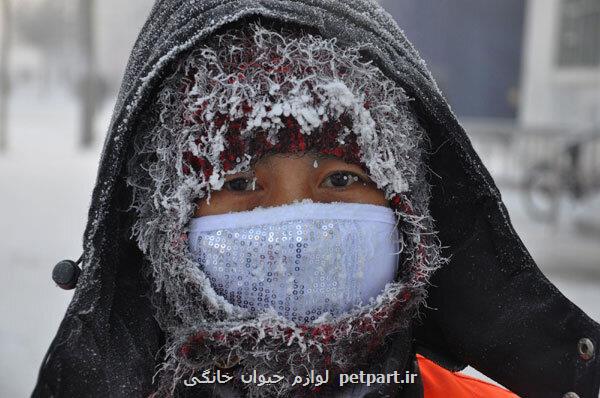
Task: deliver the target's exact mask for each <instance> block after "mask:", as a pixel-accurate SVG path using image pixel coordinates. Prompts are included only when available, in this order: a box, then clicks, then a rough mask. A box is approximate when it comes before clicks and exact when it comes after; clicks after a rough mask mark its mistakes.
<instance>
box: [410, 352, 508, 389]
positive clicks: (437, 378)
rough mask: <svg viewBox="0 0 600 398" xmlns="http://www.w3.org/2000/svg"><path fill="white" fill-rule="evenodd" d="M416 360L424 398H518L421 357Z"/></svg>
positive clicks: (418, 356)
mask: <svg viewBox="0 0 600 398" xmlns="http://www.w3.org/2000/svg"><path fill="white" fill-rule="evenodd" d="M417 360H418V361H419V369H420V370H421V379H422V381H423V390H424V393H425V394H424V396H425V398H518V396H517V395H515V394H513V393H512V392H510V391H508V390H505V389H504V388H502V387H498V386H495V385H493V384H490V383H487V382H485V381H483V380H479V379H475V378H473V377H470V376H467V375H464V374H462V373H454V372H451V371H449V370H447V369H445V368H443V367H441V366H439V365H436V364H435V363H434V362H432V361H430V360H429V359H427V358H425V357H423V356H421V355H417Z"/></svg>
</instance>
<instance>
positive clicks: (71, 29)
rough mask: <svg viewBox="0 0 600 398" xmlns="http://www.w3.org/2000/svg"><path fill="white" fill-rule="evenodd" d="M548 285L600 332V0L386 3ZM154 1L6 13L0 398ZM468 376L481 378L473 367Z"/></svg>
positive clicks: (26, 377) (66, 247)
mask: <svg viewBox="0 0 600 398" xmlns="http://www.w3.org/2000/svg"><path fill="white" fill-rule="evenodd" d="M380 3H381V4H382V5H383V6H384V7H385V8H386V9H387V10H388V11H389V12H390V13H391V14H392V15H393V16H394V17H395V18H396V20H397V21H398V22H399V24H400V26H401V27H402V28H403V29H404V31H405V33H406V35H407V36H408V38H409V40H411V41H412V42H413V44H414V45H415V46H416V47H417V49H418V50H419V51H420V53H421V55H422V57H423V58H424V59H425V60H426V62H427V63H428V65H429V67H430V68H431V70H432V72H433V74H434V75H435V77H436V79H437V82H438V84H439V85H440V87H441V89H442V91H443V92H444V94H445V96H446V97H447V99H448V101H449V102H450V104H451V105H452V108H453V110H454V111H455V113H456V114H457V115H458V117H459V119H460V120H461V121H462V123H463V125H464V126H465V128H466V130H467V132H468V133H469V135H470V137H471V139H472V141H473V145H474V146H475V147H476V149H477V150H478V152H479V154H480V156H481V158H482V159H483V161H484V163H485V164H486V166H487V167H488V168H489V170H490V171H491V173H492V175H493V176H494V178H495V179H496V181H497V183H498V184H499V186H500V188H501V191H502V194H503V198H504V200H505V202H506V205H507V206H508V209H509V212H510V216H511V218H512V221H513V223H514V226H515V228H516V230H517V232H518V233H519V234H520V236H521V238H522V239H523V241H524V242H525V245H526V246H527V247H528V249H529V250H530V252H531V253H532V255H533V257H534V259H535V260H536V261H537V263H538V264H539V266H540V268H541V269H542V271H543V272H544V273H545V274H546V275H547V276H548V278H549V279H550V280H551V281H553V282H554V283H555V284H556V285H557V286H558V288H559V289H560V290H561V291H562V292H563V293H564V294H565V295H566V296H567V297H569V298H570V299H571V300H572V301H573V302H574V303H575V304H577V305H578V306H579V307H581V308H582V309H583V310H584V311H586V312H587V313H588V314H589V315H590V316H591V317H592V318H594V319H595V320H599V319H600V195H599V191H600V0H381V1H380ZM151 6H152V1H150V0H129V1H126V2H124V1H118V0H102V1H100V0H95V1H94V0H76V1H75V0H0V272H1V275H2V277H0V319H1V322H0V396H3V397H23V396H28V395H29V394H30V393H31V390H32V388H33V385H34V383H35V380H36V376H37V371H38V368H39V365H40V363H41V361H42V358H43V356H44V354H45V352H46V349H47V348H48V346H49V344H50V341H51V339H52V338H53V337H54V334H55V332H56V330H57V328H58V325H59V323H60V321H61V319H62V316H63V314H64V311H65V309H66V307H67V305H68V303H69V300H70V298H71V296H72V292H66V291H62V290H61V289H59V288H57V287H56V286H55V285H54V283H53V282H52V280H51V277H50V273H51V270H52V267H53V266H54V264H55V263H56V262H57V261H58V260H60V259H63V258H72V259H76V258H77V257H79V255H80V251H81V237H82V233H83V229H84V226H85V220H86V216H87V208H88V205H89V200H90V196H91V190H92V187H93V183H94V179H95V175H96V167H97V163H98V159H99V154H100V151H101V147H102V141H103V137H104V134H105V132H106V130H107V127H108V123H109V120H110V115H111V110H112V107H113V105H114V101H115V96H116V93H117V90H118V87H119V84H120V79H121V77H122V74H123V71H124V69H125V65H126V62H127V58H128V56H129V51H130V50H131V47H132V45H133V43H134V41H135V38H136V35H137V32H138V30H139V29H140V28H141V26H142V24H143V23H144V20H145V18H146V16H147V14H148V12H149V10H150V7H151ZM468 372H469V373H471V374H477V372H476V370H474V369H468Z"/></svg>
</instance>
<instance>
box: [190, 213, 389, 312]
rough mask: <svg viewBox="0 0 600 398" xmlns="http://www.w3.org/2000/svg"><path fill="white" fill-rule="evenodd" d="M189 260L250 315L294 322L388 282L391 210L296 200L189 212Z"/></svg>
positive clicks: (346, 306) (345, 304) (365, 297)
mask: <svg viewBox="0 0 600 398" xmlns="http://www.w3.org/2000/svg"><path fill="white" fill-rule="evenodd" d="M188 239H189V245H190V246H189V247H190V252H191V253H192V255H193V257H194V260H195V261H197V262H198V265H199V266H200V268H201V269H202V270H203V271H204V273H205V274H206V275H207V276H208V278H209V279H210V281H211V284H212V286H213V288H214V289H215V291H216V292H217V293H218V294H219V295H221V296H223V297H224V298H226V299H227V300H228V301H229V302H231V303H233V304H236V305H238V306H240V307H244V308H247V309H249V310H250V312H251V313H252V314H256V313H258V312H261V311H262V310H265V309H267V308H269V307H271V308H273V309H274V310H275V311H276V312H277V313H278V314H279V315H281V316H284V317H286V318H288V319H290V320H292V321H294V322H297V323H310V322H311V321H313V320H315V319H317V318H318V317H319V316H321V315H323V314H324V313H327V312H328V313H329V314H331V315H332V316H336V315H339V314H342V313H344V312H347V311H349V310H351V309H352V308H353V307H355V306H356V305H361V304H362V305H365V304H368V303H369V301H370V299H371V298H375V297H377V296H378V295H379V294H380V293H381V292H382V291H383V289H384V288H385V285H386V283H388V282H393V280H394V278H395V275H396V270H397V266H398V257H399V246H400V245H399V243H398V232H397V228H396V217H395V214H394V212H393V211H392V210H391V209H390V208H388V207H384V206H376V205H370V204H358V203H299V204H291V205H284V206H279V207H271V208H266V209H265V208H259V209H255V210H252V211H245V212H238V213H228V214H220V215H212V216H205V217H199V218H194V219H192V220H191V222H190V225H189V234H188Z"/></svg>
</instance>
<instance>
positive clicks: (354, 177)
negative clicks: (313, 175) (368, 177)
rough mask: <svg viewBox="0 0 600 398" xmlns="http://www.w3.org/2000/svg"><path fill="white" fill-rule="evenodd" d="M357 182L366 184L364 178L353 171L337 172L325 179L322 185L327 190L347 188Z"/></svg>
mask: <svg viewBox="0 0 600 398" xmlns="http://www.w3.org/2000/svg"><path fill="white" fill-rule="evenodd" d="M356 182H362V183H366V181H365V180H364V178H362V177H361V176H359V175H358V174H356V173H353V172H351V171H336V172H333V173H331V174H329V175H328V176H327V177H325V179H324V180H323V182H322V183H321V185H322V186H324V187H326V188H345V187H349V186H350V185H352V184H354V183H356Z"/></svg>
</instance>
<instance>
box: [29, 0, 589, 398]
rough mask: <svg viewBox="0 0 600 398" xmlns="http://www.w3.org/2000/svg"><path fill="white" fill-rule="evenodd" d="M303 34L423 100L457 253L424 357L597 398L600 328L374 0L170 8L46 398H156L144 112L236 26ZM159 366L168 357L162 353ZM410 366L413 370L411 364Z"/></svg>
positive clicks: (431, 163)
mask: <svg viewBox="0 0 600 398" xmlns="http://www.w3.org/2000/svg"><path fill="white" fill-rule="evenodd" d="M258 17H260V18H264V19H269V20H275V21H278V22H280V23H288V24H296V25H299V26H303V27H306V28H307V29H311V30H313V31H315V32H318V33H319V34H320V35H321V36H323V37H324V38H337V39H338V40H340V41H341V42H344V43H349V44H351V43H357V42H365V41H366V42H369V43H372V46H370V47H369V48H366V49H364V53H365V55H366V56H368V57H369V58H370V59H372V60H374V62H375V63H376V64H377V66H378V67H379V68H380V69H381V70H382V71H383V73H384V74H385V75H386V76H387V77H388V78H390V79H392V80H394V81H396V82H397V83H398V84H399V85H400V86H401V87H402V88H403V89H404V91H405V92H406V93H407V95H408V96H409V97H410V98H413V99H414V106H413V108H414V109H415V110H416V112H417V114H418V118H419V122H420V123H421V125H422V126H423V127H424V129H425V131H426V133H427V135H428V139H429V142H430V145H431V146H432V150H431V154H430V156H429V157H428V159H427V169H428V170H429V173H428V180H429V184H430V185H431V187H432V195H431V201H430V203H429V212H430V213H431V215H432V216H433V219H434V220H435V222H436V224H435V229H436V230H437V231H439V232H438V236H439V239H440V241H441V243H442V246H443V247H445V253H444V256H445V257H447V258H450V262H449V263H448V264H446V265H445V266H444V267H443V268H442V269H441V270H439V271H438V272H437V273H436V274H434V277H433V280H432V287H430V288H429V300H428V307H427V308H428V309H426V310H424V313H423V316H422V317H421V318H420V321H419V323H418V324H417V325H415V328H416V329H415V332H414V334H413V339H414V344H413V347H414V348H415V349H416V350H418V351H421V352H423V353H425V354H426V355H427V356H429V357H430V358H433V359H435V360H437V362H439V363H441V364H445V365H446V366H448V367H450V368H454V369H458V368H461V367H463V366H465V365H467V364H468V365H471V366H473V367H475V368H477V369H479V370H481V371H482V372H484V373H486V374H487V375H489V376H490V377H492V378H494V379H495V380H497V381H499V382H500V383H502V384H504V385H505V386H506V387H508V388H509V389H511V390H512V391H514V392H516V393H518V394H520V395H522V396H532V397H538V396H562V395H564V394H565V393H566V392H569V391H574V392H577V393H578V394H579V396H581V397H595V396H596V395H597V393H598V388H599V385H600V365H599V362H598V361H599V360H598V356H597V355H596V356H595V357H593V358H592V359H589V360H584V359H582V358H581V357H580V356H579V354H578V352H577V342H578V341H579V340H580V339H581V338H584V337H585V338H589V339H591V340H592V342H594V343H596V344H598V343H599V342H600V327H599V326H598V324H596V323H595V322H593V321H592V320H591V319H589V318H588V317H587V316H586V315H585V314H584V313H583V312H582V311H581V310H580V309H578V308H577V307H576V306H574V305H573V304H572V303H571V302H570V301H568V300H567V299H566V298H565V297H564V296H563V295H562V294H561V293H560V292H558V291H557V289H556V288H555V287H554V286H553V285H552V284H551V283H550V282H549V281H548V280H547V279H546V278H545V277H544V276H543V275H542V274H541V272H540V271H539V269H538V268H537V266H536V265H535V263H534V262H533V260H532V259H531V257H530V255H529V254H528V252H527V250H526V249H525V248H524V246H523V244H522V242H521V241H520V239H519V238H518V236H517V235H516V233H515V232H514V230H513V228H512V226H511V223H510V220H509V217H508V214H507V212H506V209H505V207H504V205H503V203H502V200H501V198H500V194H499V192H498V190H497V188H496V186H495V185H494V182H493V181H492V179H491V177H490V175H489V174H488V172H487V170H486V169H485V167H484V166H483V165H482V163H481V161H480V160H479V158H478V156H477V155H476V153H475V152H474V150H473V148H472V147H471V144H470V142H469V139H468V137H467V135H466V134H465V132H464V130H463V129H462V127H461V126H460V125H459V124H458V122H457V120H456V117H455V116H454V115H453V113H452V112H451V110H450V108H449V106H448V104H447V103H446V101H445V100H444V98H443V97H442V95H441V93H440V92H439V90H438V88H437V86H436V84H435V82H434V80H433V78H432V77H431V75H430V73H429V71H428V70H427V68H426V66H425V64H424V62H423V61H422V60H421V59H420V57H419V56H418V54H417V52H416V51H415V50H414V49H413V47H412V46H411V45H410V43H409V42H408V41H407V40H406V38H405V37H404V35H403V33H402V32H401V31H400V29H399V28H398V27H397V25H396V24H395V22H394V21H393V20H392V18H391V16H390V15H389V14H387V13H386V12H385V11H384V10H383V9H382V8H381V7H380V6H378V5H377V4H376V3H375V2H374V1H370V0H345V1H342V0H318V1H317V0H214V1H206V0H205V1H202V0H198V1H174V0H165V1H157V3H156V4H155V6H154V7H153V9H152V11H151V13H150V16H149V18H148V21H147V22H146V24H145V25H144V27H143V29H142V32H141V33H140V36H139V38H138V40H137V42H136V44H135V46H134V49H133V51H132V55H131V59H130V61H129V64H128V67H127V71H126V75H125V78H124V80H123V84H122V86H121V90H120V93H119V97H118V101H117V104H116V106H115V110H114V114H113V118H112V121H111V125H110V128H109V132H108V134H107V136H106V141H105V145H104V149H103V153H102V158H101V161H100V168H99V171H98V177H97V182H96V187H95V189H94V193H93V198H92V204H91V207H90V213H89V220H88V224H87V228H86V232H85V236H84V244H83V251H84V256H83V265H82V268H83V273H82V275H81V277H80V280H79V282H78V286H77V289H76V291H75V295H74V298H73V300H72V302H71V304H70V306H69V308H68V310H67V313H66V315H65V318H64V320H63V322H62V323H61V326H60V328H59V331H58V333H57V336H56V338H55V339H54V341H53V343H52V345H51V347H50V349H49V351H48V354H47V357H46V358H45V360H44V363H43V364H42V369H41V371H40V377H39V380H38V385H37V386H36V389H35V391H34V396H40V397H47V396H58V397H71V396H111V397H112V396H116V397H119V396H147V395H148V394H150V393H151V392H153V391H154V390H155V389H156V386H153V384H152V383H153V375H154V373H155V371H156V369H155V366H156V364H158V363H160V355H158V354H157V353H158V352H159V351H160V350H161V348H162V347H163V345H164V342H165V341H164V339H165V337H164V335H163V332H162V331H161V329H160V327H159V326H158V324H157V323H156V321H155V318H154V316H155V311H154V308H153V306H152V304H151V302H150V299H149V292H150V289H151V284H150V282H148V281H146V279H145V278H143V277H142V268H143V264H144V256H143V255H142V252H141V251H140V250H139V248H138V245H137V243H136V242H135V241H134V240H133V239H132V238H131V226H132V225H133V223H134V220H133V219H134V212H132V211H128V208H129V205H130V204H131V192H130V190H129V188H128V186H127V184H126V181H125V180H126V178H125V175H126V169H127V161H128V159H129V156H130V154H131V150H132V146H133V141H134V135H135V132H136V131H138V129H139V126H140V125H141V124H143V123H144V120H142V117H141V116H142V115H143V114H144V110H145V109H147V108H148V106H149V103H150V102H151V101H152V100H153V99H154V98H155V97H156V94H157V91H158V88H159V85H160V83H161V81H162V80H163V79H164V78H165V73H166V71H168V70H169V67H170V66H172V65H173V63H174V62H175V61H176V60H177V59H178V58H179V56H180V55H181V54H183V53H184V52H185V51H187V50H189V49H191V48H193V47H194V46H195V45H197V44H198V43H200V42H202V41H204V40H205V39H206V38H208V37H209V36H210V35H211V34H213V33H215V32H216V31H218V30H219V29H222V28H224V27H226V26H228V25H230V24H234V23H238V22H239V21H243V20H251V19H255V18H258ZM157 355H158V356H157ZM405 362H406V361H405Z"/></svg>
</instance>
